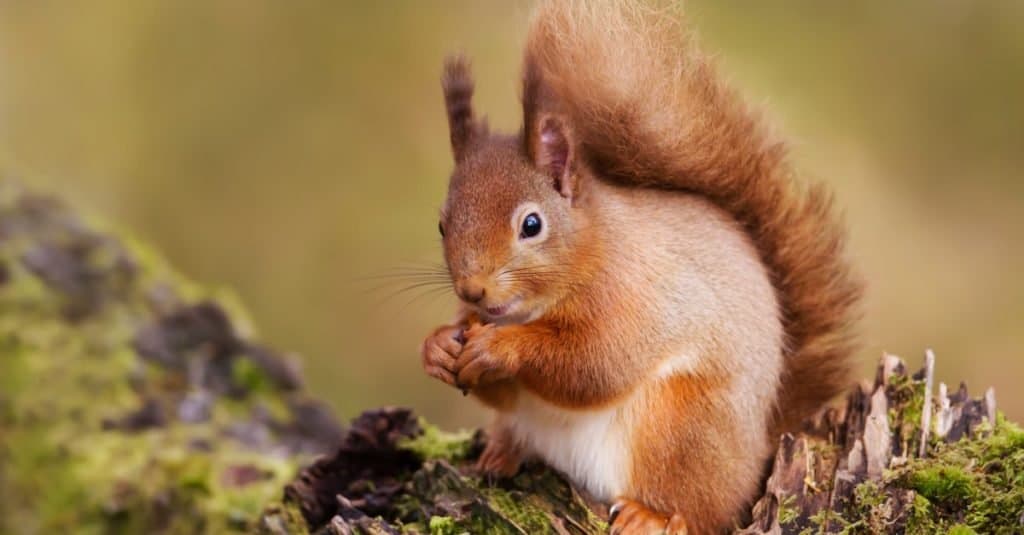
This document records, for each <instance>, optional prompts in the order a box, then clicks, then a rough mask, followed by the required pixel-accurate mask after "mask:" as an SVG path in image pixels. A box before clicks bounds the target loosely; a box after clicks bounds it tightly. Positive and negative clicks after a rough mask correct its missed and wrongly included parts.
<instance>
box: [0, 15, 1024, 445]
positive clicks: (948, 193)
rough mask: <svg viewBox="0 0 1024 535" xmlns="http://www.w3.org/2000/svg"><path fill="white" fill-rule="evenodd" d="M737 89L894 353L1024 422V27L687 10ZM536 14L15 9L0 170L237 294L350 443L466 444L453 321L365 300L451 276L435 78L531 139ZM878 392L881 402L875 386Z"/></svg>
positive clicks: (440, 307)
mask: <svg viewBox="0 0 1024 535" xmlns="http://www.w3.org/2000/svg"><path fill="white" fill-rule="evenodd" d="M687 10H688V12H689V17H690V19H691V21H692V23H693V24H694V25H695V26H696V28H697V29H698V33H699V34H700V36H701V39H702V41H703V43H704V44H705V48H707V49H708V50H711V51H714V52H715V54H716V55H717V56H718V58H719V60H720V63H721V67H722V68H721V70H722V71H723V73H725V74H726V75H728V76H729V77H730V78H731V79H732V80H733V81H734V82H735V84H736V85H737V86H739V87H740V88H741V89H742V90H743V91H744V92H745V93H746V95H747V96H748V97H749V98H750V99H751V100H752V101H754V102H756V103H760V104H762V105H763V107H764V108H766V109H767V110H768V114H769V115H770V116H772V117H773V118H774V119H775V120H776V122H777V123H778V125H779V128H780V129H781V130H782V131H783V132H785V134H786V135H787V136H788V137H789V138H790V139H792V140H793V154H794V158H795V160H796V161H797V162H798V163H799V165H800V168H801V169H802V171H803V173H804V174H805V175H807V176H810V177H814V178H817V179H821V180H826V181H828V182H830V183H831V184H833V185H834V188H835V190H836V192H837V194H838V195H837V196H838V199H839V204H840V205H841V206H842V207H843V208H844V210H845V212H846V214H847V218H848V221H849V224H850V227H851V228H852V249H853V253H854V255H855V257H856V261H857V263H858V265H859V266H860V267H861V268H862V270H863V272H864V273H865V274H866V276H867V278H868V279H869V281H870V295H869V301H868V314H867V318H866V321H865V322H864V332H865V341H866V345H865V349H864V351H863V352H862V354H861V359H862V361H863V363H864V371H865V374H867V373H868V371H869V370H870V369H871V368H872V367H873V366H874V363H875V361H876V360H877V358H878V356H879V355H880V354H881V353H882V351H889V352H893V353H897V354H900V355H902V356H904V357H905V358H906V359H907V360H908V361H909V362H910V363H911V365H912V366H915V367H916V366H918V365H919V364H920V362H921V361H922V355H923V351H924V349H925V348H926V347H932V348H934V349H935V351H936V353H937V355H938V359H939V360H938V366H939V370H938V375H939V377H940V379H943V380H946V381H956V380H959V379H961V378H963V379H966V380H967V381H968V383H969V384H970V385H971V386H972V387H974V389H975V391H976V392H977V393H980V390H981V389H982V388H984V387H985V386H988V385H995V386H996V388H997V397H998V398H999V401H1000V404H1001V406H1002V407H1003V408H1004V409H1005V410H1006V411H1007V412H1008V413H1009V414H1010V415H1011V416H1012V417H1014V418H1016V419H1017V420H1021V419H1024V392H1022V389H1021V387H1020V379H1021V371H1022V370H1024V354H1022V350H1021V348H1022V347H1024V329H1022V327H1024V324H1022V321H1021V318H1022V314H1024V280H1022V279H1021V272H1022V271H1024V270H1022V268H1024V251H1022V247H1021V244H1022V241H1024V180H1022V176H1021V171H1020V169H1021V168H1022V167H1024V98H1022V95H1024V33H1022V32H1021V31H1020V24H1021V22H1022V21H1024V3H1022V2H969V1H959V0H946V1H942V2H933V1H925V0H920V1H907V2H897V3H893V2H887V1H880V0H875V1H870V2H843V3H840V2H831V3H823V2H815V1H810V0H807V1H787V2H771V3H750V2H714V1H711V0H700V1H691V2H689V3H688V4H687ZM528 11H529V5H528V4H526V3H518V2H513V3H509V2H486V3H484V2H468V1H467V2H446V3H440V2H413V1H406V2H376V3H371V2H333V1H319V2H314V1H308V2H278V1H271V0H250V1H242V0H237V1H228V0H217V1H173V2H172V1H160V2H156V1H134V0H133V1H127V0H125V1H121V2H102V1H96V2H88V3H85V2H79V3H65V2H4V3H2V4H0V160H2V161H4V162H6V164H5V165H7V166H8V167H14V168H15V169H17V170H18V172H19V173H20V175H21V177H22V180H24V181H27V182H29V183H30V184H34V185H36V186H38V187H41V188H45V189H48V190H53V191H56V192H58V193H59V194H60V195H62V196H64V197H66V198H67V199H69V200H70V201H72V202H73V203H74V204H76V205H78V206H79V207H81V208H82V209H83V210H84V211H86V212H87V213H92V214H97V215H101V216H102V217H103V218H105V219H107V220H111V221H114V222H116V223H117V224H118V225H120V226H122V227H124V228H128V229H131V230H132V231H133V232H134V233H135V234H136V235H137V236H139V237H141V238H143V239H145V240H147V241H150V242H152V243H154V244H155V245H156V246H157V247H159V248H160V249H162V250H163V251H164V252H165V253H166V254H167V255H168V256H169V258H171V260H172V261H173V262H174V263H175V264H176V265H177V266H178V267H179V268H180V269H181V270H182V271H183V272H185V273H186V274H187V275H189V276H190V277H192V278H194V279H196V280H200V281H204V282H208V283H213V284H218V285H224V286H229V287H232V288H234V289H236V290H237V292H238V293H239V294H240V295H241V297H242V298H243V300H244V301H245V302H246V303H247V304H248V305H249V308H250V310H251V311H252V313H253V316H254V318H255V322H256V324H257V325H258V326H259V327H260V336H261V338H263V339H264V340H266V341H268V342H270V343H272V344H274V345H276V346H278V347H281V348H288V349H292V350H295V351H296V352H297V353H299V354H300V355H302V356H303V358H304V363H305V368H306V374H307V377H308V380H309V383H310V386H311V388H312V390H313V391H314V392H315V393H316V394H318V395H320V396H322V397H323V398H325V399H327V400H329V401H330V402H332V403H333V404H334V405H335V407H336V408H337V409H338V411H339V413H341V414H342V415H344V416H346V417H347V416H349V415H353V414H355V413H356V412H357V411H359V410H360V408H363V407H369V406H375V405H381V404H403V405H412V406H414V407H416V408H417V409H418V410H420V411H421V412H422V413H424V414H426V415H427V416H428V417H430V418H431V419H433V420H436V421H438V422H440V423H443V424H446V425H449V426H457V425H474V424H477V423H480V422H482V421H483V418H484V417H485V416H484V413H483V411H482V410H480V409H479V408H477V407H476V406H475V404H474V403H472V402H471V401H469V400H468V399H464V398H463V397H462V396H461V395H460V394H458V393H457V392H454V391H452V390H451V389H448V388H446V387H444V386H443V385H440V384H439V383H436V382H434V381H432V380H429V379H428V378H427V377H426V376H425V375H424V374H423V373H422V372H421V369H420V365H419V358H418V356H417V347H418V344H419V342H420V340H421V338H422V337H423V335H425V334H426V333H427V332H428V330H429V329H430V328H431V327H433V326H434V325H436V324H438V323H440V322H442V321H445V320H447V319H448V317H449V314H450V313H451V310H452V300H451V298H450V297H448V296H443V297H440V298H435V299H433V300H431V298H428V297H424V298H421V299H418V300H415V301H413V302H411V303H410V300H412V298H413V297H414V295H415V293H414V292H413V293H407V294H401V295H399V296H395V297H392V298H388V294H389V290H388V289H387V288H385V289H376V290H374V289H373V287H374V286H375V285H374V284H373V282H372V281H369V280H366V279H365V277H367V276H373V275H374V274H379V273H382V272H383V271H384V270H386V269H390V268H394V267H397V266H405V265H411V264H422V263H431V262H438V261H440V254H439V247H438V244H437V236H436V232H437V231H436V227H437V225H436V218H437V208H438V206H439V205H440V203H441V200H442V198H443V195H444V191H445V187H446V180H447V174H448V172H449V169H450V166H451V162H450V157H449V153H448V142H447V139H448V134H447V131H446V125H445V119H444V113H443V110H442V104H441V97H440V91H439V87H438V74H439V67H440V63H441V58H442V57H443V55H444V54H445V53H446V52H449V51H453V50H464V51H466V52H467V53H468V54H470V55H471V56H472V57H473V58H474V61H475V68H476V72H477V77H478V97H477V106H478V109H479V110H481V111H484V112H485V113H487V114H488V115H489V116H490V118H491V122H492V124H494V125H496V126H498V127H501V128H504V129H514V128H517V127H518V120H519V117H518V114H519V111H518V109H517V96H516V94H517V87H516V79H517V76H518V69H519V64H518V63H519V45H520V42H521V39H522V36H523V33H524V29H525V20H526V17H527V14H528ZM865 376H867V375H865Z"/></svg>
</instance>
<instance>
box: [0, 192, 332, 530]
mask: <svg viewBox="0 0 1024 535" xmlns="http://www.w3.org/2000/svg"><path fill="white" fill-rule="evenodd" d="M95 226H96V225H95V224H93V225H90V224H87V222H85V221H83V220H82V219H80V218H79V217H77V216H76V215H74V214H72V213H71V212H69V211H68V210H67V209H65V208H64V207H63V206H62V205H61V204H60V203H59V202H57V201H55V200H53V199H51V198H46V197H38V196H33V195H29V194H25V193H23V192H21V191H19V190H18V188H17V187H16V186H14V185H12V184H10V183H3V184H2V187H0V437H2V440H0V532H3V533H39V532H70V533H119V532H120V533H146V532H153V531H161V532H164V533H197V532H202V531H206V532H223V531H231V530H247V529H251V528H253V527H254V526H255V522H256V520H257V519H258V518H259V514H260V512H261V511H262V510H263V508H264V506H265V505H266V504H267V503H268V502H269V501H271V500H273V499H275V498H278V497H280V495H281V489H282V487H283V486H284V484H285V483H286V482H287V481H289V480H290V479H291V478H292V477H293V476H294V474H295V472H296V470H297V469H298V467H299V466H300V465H301V464H302V463H304V462H308V460H309V459H310V458H311V456H312V455H313V454H316V453H319V452H323V451H327V449H328V448H329V447H330V445H333V443H335V442H336V441H338V440H340V438H339V437H340V428H339V427H338V425H337V424H336V423H334V421H333V418H331V417H330V416H329V414H328V413H326V411H325V410H324V409H323V408H322V407H321V406H320V405H318V404H316V403H313V402H311V401H309V400H307V399H305V398H304V397H303V395H302V394H301V392H300V391H299V389H298V384H297V382H296V377H297V376H296V375H295V374H294V372H292V371H291V368H290V367H289V365H288V363H287V361H286V360H284V359H282V358H281V357H279V356H278V355H276V354H275V353H273V352H272V351H270V350H269V349H267V348H264V347H262V346H259V345H258V344H254V343H251V342H249V341H248V340H247V339H246V338H245V337H244V336H243V335H242V334H240V332H239V330H238V329H236V327H235V325H236V321H234V319H233V318H232V317H231V315H230V314H229V313H228V312H226V310H228V309H237V308H238V307H237V305H234V304H232V305H229V306H223V305H222V304H221V301H219V300H218V298H217V296H216V292H207V291H204V290H202V289H201V288H199V287H198V286H196V285H193V284H190V283H187V282H186V281H184V280H183V279H182V278H181V277H179V276H178V275H176V274H175V273H174V272H173V271H172V270H171V269H170V268H169V267H168V266H167V265H166V264H165V263H164V262H163V261H162V260H161V259H160V258H159V257H158V256H157V255H155V254H154V253H153V252H152V251H150V250H147V249H145V248H143V247H137V246H135V245H133V242H131V241H125V240H118V239H116V238H114V237H112V236H110V235H108V234H105V233H101V232H98V231H96V230H94V228H95ZM300 415H301V418H299V416H300ZM311 415H313V416H314V419H315V418H316V417H319V420H318V421H317V423H316V425H317V428H316V429H310V425H309V424H310V421H309V418H310V416H311Z"/></svg>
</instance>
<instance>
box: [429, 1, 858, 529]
mask: <svg viewBox="0 0 1024 535" xmlns="http://www.w3.org/2000/svg"><path fill="white" fill-rule="evenodd" d="M523 81H524V86H523V109H524V121H523V122H524V126H523V130H522V131H521V132H520V133H519V134H518V135H512V136H508V135H499V134H491V133H489V132H488V131H487V128H486V125H484V124H483V123H482V122H481V121H480V120H478V119H477V118H476V116H475V114H474V113H473V110H472V107H471V102H470V98H471V95H472V88H473V82H472V78H471V76H470V71H469V66H468V63H467V62H466V61H465V60H463V59H452V60H449V61H448V63H446V67H445V71H444V75H443V78H442V83H443V87H444V89H445V102H446V106H447V108H448V117H449V123H450V127H451V136H452V139H451V141H452V151H453V155H454V156H455V161H456V167H455V170H454V172H453V174H452V178H451V182H450V185H449V191H448V197H447V199H446V200H445V204H444V206H443V208H442V210H441V223H440V227H441V230H442V234H443V236H444V238H443V240H442V241H443V244H444V253H445V260H446V262H447V266H448V269H449V271H450V273H451V276H452V281H453V287H454V289H455V291H456V293H458V294H459V296H460V297H461V298H462V299H463V301H464V302H463V304H462V308H461V311H460V313H459V315H458V317H457V318H456V320H455V321H454V322H453V324H452V325H450V326H446V327H442V328H440V329H438V330H437V331H435V333H434V334H432V335H431V336H430V337H428V338H427V340H426V341H425V342H424V345H423V348H422V350H421V354H422V356H423V363H424V367H425V369H426V370H427V372H428V373H429V374H431V375H432V376H434V377H436V378H438V379H440V380H442V381H445V382H447V383H449V384H452V385H453V386H457V387H460V388H462V389H465V390H469V391H471V392H473V394H474V395H475V396H476V397H477V398H478V399H480V400H481V401H483V402H484V403H485V404H487V405H488V406H491V407H493V408H495V409H496V410H497V412H498V417H497V419H496V421H495V425H494V427H493V429H492V432H491V434H492V437H494V439H493V440H492V442H491V445H489V446H488V449H487V451H486V455H484V456H483V457H482V459H481V465H480V466H481V468H482V469H484V470H486V471H492V472H498V473H503V474H507V473H508V472H509V471H510V470H513V469H514V467H515V466H518V462H519V461H520V460H521V458H522V457H523V456H531V455H532V456H538V457H540V458H542V459H543V460H545V461H546V462H548V463H549V464H551V465H552V466H555V467H556V468H558V469H560V470H563V471H565V472H566V474H567V475H568V476H569V477H570V478H571V479H573V481H574V482H575V483H576V484H577V485H579V486H581V487H582V488H584V489H586V490H588V491H590V492H591V493H592V494H594V495H595V496H597V497H598V498H600V499H604V500H612V499H616V500H624V501H625V502H627V503H630V504H632V505H630V507H629V511H628V514H626V516H624V517H621V519H619V520H617V521H616V523H615V526H617V529H618V530H619V532H621V533H626V534H628V533H646V532H650V531H651V530H654V529H661V528H664V527H665V526H666V523H668V524H667V525H668V526H669V527H670V528H671V529H672V530H675V531H678V532H683V531H688V532H689V533H713V532H719V531H721V530H723V529H726V528H728V527H731V526H732V525H734V523H735V522H737V521H738V520H740V519H742V517H743V516H744V514H745V512H746V508H747V507H748V506H749V504H750V501H751V500H752V499H753V497H754V495H755V494H756V491H757V488H758V485H759V484H760V482H761V479H760V478H761V477H762V475H761V472H762V470H763V468H764V466H765V462H766V461H767V460H768V457H769V455H770V450H771V444H772V442H773V437H775V436H777V433H778V432H779V431H780V430H786V429H790V428H792V426H793V425H795V423H796V422H798V421H800V420H802V419H803V418H804V417H805V416H807V415H808V414H809V413H810V412H812V411H814V410H816V409H817V408H819V407H820V406H821V405H822V404H823V403H825V402H826V401H828V399H830V398H831V397H833V396H834V395H835V394H836V393H837V392H838V391H839V390H840V389H841V388H842V387H844V386H845V384H846V381H847V372H848V370H849V367H850V354H851V352H852V347H853V346H852V338H851V337H850V335H849V326H850V324H851V323H852V321H853V319H854V317H855V308H854V305H855V304H856V302H857V298H858V297H859V294H860V285H859V283H858V282H856V279H854V278H853V277H852V275H851V274H850V271H849V268H848V267H847V264H846V263H845V261H844V260H843V257H842V246H843V233H842V229H841V227H840V226H839V225H838V224H837V223H836V221H835V219H834V217H833V216H832V214H831V209H830V203H829V200H828V196H827V195H825V194H824V193H823V191H824V190H822V189H821V188H820V187H817V186H813V187H810V188H807V189H802V188H799V187H797V186H796V185H795V183H794V181H793V178H792V173H791V171H790V169H789V167H788V165H787V164H786V162H785V159H784V148H783V146H782V145H781V144H780V143H779V142H777V141H774V140H773V139H771V138H770V137H769V136H768V134H767V133H766V132H765V129H764V127H762V126H761V125H760V123H759V121H758V119H757V117H756V116H755V115H754V114H752V113H751V112H749V111H748V110H747V108H746V107H745V106H744V105H743V104H742V102H740V101H739V100H738V99H737V98H736V97H735V96H734V95H733V94H732V93H731V91H729V90H728V89H727V88H725V86H724V85H722V84H721V83H720V82H718V81H717V79H716V77H715V75H714V73H713V71H712V68H711V66H710V65H709V63H708V61H707V59H706V58H704V57H703V56H702V55H700V53H699V52H698V51H697V50H696V48H695V47H694V46H693V44H692V42H691V39H690V38H689V37H688V36H687V35H686V33H685V32H684V31H683V29H682V26H681V23H680V22H679V20H678V19H677V18H675V17H673V16H672V15H671V14H670V13H666V10H665V9H656V8H652V7H645V6H643V5H639V4H634V3H632V2H610V1H606V0H595V1H587V2H584V1H582V0H557V1H556V0H552V1H542V2H541V3H540V5H539V7H538V8H537V11H536V14H535V15H534V18H533V22H532V24H531V29H530V33H529V36H528V38H527V47H526V55H525V60H524V80H523ZM527 215H529V216H531V217H535V218H536V219H538V220H539V221H541V222H542V225H540V226H539V227H535V228H533V230H536V231H537V232H535V233H533V232H532V231H531V234H527V233H526V229H527V227H526V226H525V225H526V222H527V219H528V218H527ZM538 228H539V229H541V230H537V229H538ZM658 524H660V527H658V526H656V525H658Z"/></svg>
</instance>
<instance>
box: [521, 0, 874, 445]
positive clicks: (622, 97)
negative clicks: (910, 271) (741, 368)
mask: <svg viewBox="0 0 1024 535" xmlns="http://www.w3.org/2000/svg"><path fill="white" fill-rule="evenodd" d="M525 65H526V68H525V78H526V79H525V80H524V87H525V88H537V87H543V88H545V89H544V90H542V91H541V90H537V89H533V90H524V99H525V100H524V108H525V115H526V117H527V118H526V119H525V122H526V123H527V124H528V123H529V122H530V119H529V117H531V116H536V115H537V114H538V113H541V112H542V111H544V110H545V109H546V108H547V107H548V106H551V103H552V102H556V103H557V105H556V109H558V110H560V111H562V112H564V113H565V114H567V115H568V116H569V117H570V123H571V124H573V125H574V127H575V128H576V129H577V132H578V136H579V139H580V141H581V144H582V148H583V150H584V151H585V152H586V153H587V154H588V155H589V156H590V158H592V159H593V160H594V161H595V163H596V165H597V167H599V168H600V169H601V171H602V172H604V173H606V174H607V175H608V176H614V177H615V178H617V179H619V180H621V181H623V182H626V183H630V184H637V185H649V186H657V187H668V188H673V189H682V190H686V191H692V192H694V193H697V194H700V195H703V196H705V197H707V198H709V199H711V200H712V201H713V202H714V203H715V204H717V205H718V206H721V207H722V208H724V209H725V210H726V211H728V212H729V213H730V214H731V215H732V216H733V217H735V218H736V220H737V221H739V222H740V223H741V224H742V225H743V226H744V227H745V228H746V230H747V231H748V232H749V233H750V235H751V236H752V237H753V239H754V243H755V244H756V246H757V248H758V251H759V252H760V254H761V258H762V259H763V261H764V263H765V265H766V266H767V267H768V268H769V272H770V274H771V276H772V281H773V284H774V285H775V287H776V289H777V292H778V299H779V305H780V308H781V310H782V319H783V325H784V329H785V332H786V337H787V344H786V361H787V362H786V375H785V377H784V380H783V386H782V390H781V395H780V400H779V414H778V422H777V424H776V426H775V428H776V430H777V431H780V432H781V431H785V430H790V429H792V428H793V427H794V426H795V425H796V424H798V423H799V422H800V421H802V420H803V419H804V418H806V417H807V416H808V415H809V414H810V413H812V412H813V411H815V410H817V409H819V408H820V407H821V406H822V404H823V403H825V402H827V401H829V400H831V399H832V398H834V397H835V396H836V395H837V394H839V393H840V392H842V391H843V390H844V389H845V387H846V386H848V385H849V381H850V379H849V374H850V370H851V366H852V361H851V355H852V354H853V351H854V349H855V338H854V336H852V332H851V326H852V325H853V324H854V322H855V320H856V319H857V317H858V314H859V309H858V307H857V305H858V302H859V299H860V296H861V294H862V283H861V282H860V280H859V279H857V278H856V277H855V276H854V275H853V274H852V272H851V271H850V269H849V267H848V264H847V262H846V261H845V259H844V256H843V247H844V240H845V233H844V230H843V228H842V226H841V225H840V224H839V222H838V221H837V218H836V217H835V215H834V213H833V210H832V209H831V197H830V195H829V194H828V192H827V191H826V190H825V189H824V188H823V187H822V186H821V185H818V184H814V185H809V186H806V188H804V189H801V188H800V187H799V185H798V184H796V183H795V181H794V179H793V173H792V170H791V169H790V167H789V166H788V165H787V163H786V161H785V155H786V149H785V146H784V144H783V143H782V142H781V141H779V140H776V139H774V138H773V137H772V136H771V135H770V134H769V133H768V132H767V129H766V128H765V126H764V125H763V124H761V122H760V120H759V117H758V116H757V114H755V113H752V112H751V111H750V110H749V108H748V107H747V106H746V105H745V104H744V103H743V102H742V101H741V100H740V99H739V98H738V97H737V96H736V95H735V94H734V93H733V91H732V90H731V89H729V88H728V87H726V86H725V84H723V83H722V82H721V81H720V80H719V78H718V77H717V76H716V74H715V72H714V68H713V66H712V64H711V62H710V61H709V59H708V58H707V57H706V56H704V55H703V54H702V53H701V52H700V51H699V50H698V49H697V47H696V46H695V45H694V43H693V39H692V37H691V36H690V35H689V34H688V32H687V31H686V29H685V28H684V26H683V25H682V20H681V17H680V16H679V15H678V14H677V13H672V9H671V8H669V7H665V6H661V7H660V9H659V8H658V7H652V6H651V5H648V4H641V3H636V2H622V1H584V0H555V1H542V2H540V4H539V6H538V8H537V10H536V11H535V12H534V15H533V19H532V23H531V28H530V33H529V36H528V38H527V43H526V57H525ZM536 93H543V94H544V95H545V97H544V98H542V99H536V100H533V99H531V97H532V96H533V95H534V94H536Z"/></svg>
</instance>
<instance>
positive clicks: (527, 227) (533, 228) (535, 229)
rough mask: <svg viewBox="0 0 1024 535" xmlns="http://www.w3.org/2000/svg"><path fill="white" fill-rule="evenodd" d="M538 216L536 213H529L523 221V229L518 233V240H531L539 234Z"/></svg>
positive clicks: (539, 223)
mask: <svg viewBox="0 0 1024 535" xmlns="http://www.w3.org/2000/svg"><path fill="white" fill-rule="evenodd" d="M540 229H541V222H540V216H539V215H537V213H536V212H533V213H530V214H529V215H527V216H526V218H525V219H523V228H522V230H521V231H520V232H519V237H520V238H532V237H534V236H536V235H538V234H540Z"/></svg>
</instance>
